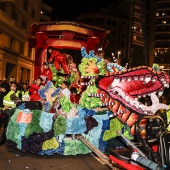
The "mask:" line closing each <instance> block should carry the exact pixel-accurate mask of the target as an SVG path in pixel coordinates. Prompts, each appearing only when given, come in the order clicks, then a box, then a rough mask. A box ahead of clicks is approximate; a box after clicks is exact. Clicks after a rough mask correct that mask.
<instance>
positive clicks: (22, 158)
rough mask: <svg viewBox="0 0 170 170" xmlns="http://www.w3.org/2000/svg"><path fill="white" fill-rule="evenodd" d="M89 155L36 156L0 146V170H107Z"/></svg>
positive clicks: (107, 169) (107, 168) (106, 167)
mask: <svg viewBox="0 0 170 170" xmlns="http://www.w3.org/2000/svg"><path fill="white" fill-rule="evenodd" d="M109 169H111V168H109V167H108V166H106V165H103V164H102V163H100V162H99V161H98V160H96V159H95V158H94V157H93V156H92V155H91V154H87V155H76V156H62V155H58V154H54V155H52V156H39V155H38V156H37V155H32V154H30V153H23V152H21V151H19V150H12V149H10V148H7V146H6V144H4V145H1V146H0V170H109Z"/></svg>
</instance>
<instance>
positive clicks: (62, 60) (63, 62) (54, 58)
mask: <svg viewBox="0 0 170 170" xmlns="http://www.w3.org/2000/svg"><path fill="white" fill-rule="evenodd" d="M48 52H49V53H50V54H51V56H50V58H49V59H48V62H50V63H51V62H54V65H55V68H56V70H58V71H60V70H61V66H62V68H63V70H64V73H65V74H70V69H69V67H68V62H67V58H66V56H64V55H63V54H62V53H60V52H59V51H57V50H55V49H54V48H53V47H50V48H49V49H48Z"/></svg>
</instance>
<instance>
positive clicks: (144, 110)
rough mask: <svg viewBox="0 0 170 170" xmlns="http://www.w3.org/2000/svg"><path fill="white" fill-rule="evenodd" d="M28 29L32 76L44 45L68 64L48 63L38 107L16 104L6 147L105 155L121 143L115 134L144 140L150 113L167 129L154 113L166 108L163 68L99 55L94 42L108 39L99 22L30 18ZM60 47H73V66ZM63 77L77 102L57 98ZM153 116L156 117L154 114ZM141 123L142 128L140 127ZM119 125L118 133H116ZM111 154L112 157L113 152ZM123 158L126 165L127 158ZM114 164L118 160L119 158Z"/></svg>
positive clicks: (39, 65) (42, 57)
mask: <svg viewBox="0 0 170 170" xmlns="http://www.w3.org/2000/svg"><path fill="white" fill-rule="evenodd" d="M30 30H31V33H32V34H34V35H35V38H34V39H31V40H30V44H31V45H32V47H34V48H35V70H34V77H35V79H36V78H37V77H38V76H40V75H41V73H42V65H43V62H45V61H48V59H49V58H48V55H47V52H48V48H49V47H53V48H55V50H56V51H58V52H59V55H60V56H61V55H62V56H64V57H65V59H66V60H65V61H66V63H67V65H65V61H64V64H63V65H62V64H61V63H60V64H59V66H60V67H59V68H58V69H57V67H56V65H55V63H54V62H51V63H50V68H51V70H52V72H53V80H52V81H48V82H47V83H46V85H45V86H41V88H40V90H39V91H38V93H39V95H40V97H41V99H43V104H42V108H41V110H40V109H38V110H37V109H35V110H31V109H29V108H26V107H25V103H24V102H23V103H22V104H21V105H19V106H18V107H17V108H16V110H15V112H14V114H13V116H12V117H11V118H10V121H9V123H8V127H7V131H6V135H7V144H8V146H9V147H11V148H14V149H16V148H17V149H19V150H21V151H23V152H30V153H32V154H36V155H53V154H55V153H57V154H61V155H77V154H87V153H90V152H95V153H99V151H100V152H101V153H104V154H110V153H111V151H113V149H117V148H122V147H124V144H123V143H121V142H120V141H119V140H118V139H117V137H118V136H121V135H123V136H124V137H125V138H127V139H128V140H132V139H134V138H135V137H136V134H137V135H138V136H140V137H141V140H140V141H142V140H143V141H147V139H148V138H149V135H148V132H147V130H146V128H144V127H147V124H149V123H150V121H149V120H150V119H149V118H150V116H153V117H152V121H151V122H154V121H153V120H156V122H157V124H156V125H158V126H159V127H160V126H161V127H162V129H163V130H162V129H161V130H162V131H166V128H167V124H168V122H166V121H165V120H166V118H164V117H163V116H165V114H162V115H163V116H162V117H163V118H162V117H159V115H158V111H159V110H160V109H163V110H164V111H167V110H169V107H168V105H165V104H163V103H160V102H159V99H158V97H159V96H160V95H162V94H163V92H164V89H165V88H168V87H169V77H168V75H167V74H166V73H165V72H162V71H161V70H159V69H155V68H150V67H148V66H139V67H135V68H129V69H127V67H125V66H121V65H119V64H118V63H117V62H115V60H114V59H115V58H113V60H112V61H110V62H108V61H106V60H105V59H104V58H99V57H98V55H97V52H98V51H97V49H98V47H99V46H102V47H103V49H105V48H106V46H107V44H108V42H107V41H106V40H105V35H106V30H104V29H101V28H98V27H93V26H89V25H85V24H81V23H75V22H64V21H63V22H52V23H35V24H33V25H31V28H30ZM61 49H74V50H78V51H79V53H80V54H81V62H80V64H79V65H76V64H75V62H74V57H73V56H71V55H70V54H67V53H62V50H61ZM62 61H63V60H62ZM62 61H59V62H62ZM64 80H67V81H69V82H70V84H71V86H73V87H76V88H77V91H78V92H79V93H80V94H81V97H80V100H79V104H75V103H72V102H71V101H70V100H69V99H68V98H67V97H66V96H62V97H61V98H58V97H59V94H60V92H61V88H60V86H61V83H62V82H63V81H64ZM146 96H150V99H151V105H149V106H146V105H145V104H144V103H142V101H141V100H140V99H141V98H144V97H146ZM56 100H58V101H59V103H60V104H61V109H60V110H59V111H58V112H54V113H53V112H51V110H52V109H51V108H53V105H54V102H55V101H56ZM155 115H157V116H158V117H156V118H155V119H154V116H155ZM147 116H148V117H149V118H148V117H147ZM164 119H165V120H164ZM157 120H159V121H157ZM160 120H162V122H163V124H161V121H160ZM137 123H138V126H136V124H137ZM141 123H143V125H142V127H143V128H141V129H140V126H141ZM118 130H119V132H121V133H119V134H117V131H118ZM150 130H151V129H150ZM156 132H157V131H156ZM138 136H137V137H138ZM140 137H139V138H140ZM91 146H94V147H93V149H92V147H91ZM94 148H95V149H94ZM100 155H101V154H99V156H100ZM110 159H111V160H112V161H113V162H114V163H115V162H116V159H114V156H110ZM117 159H118V158H117ZM148 159H149V160H150V159H151V158H150V157H148ZM129 160H130V159H129ZM152 161H153V162H155V160H152ZM125 162H126V164H128V163H127V160H126V161H125ZM116 163H118V164H120V165H122V164H123V163H124V162H123V163H120V161H118V162H116ZM157 163H158V164H160V162H157ZM129 164H131V163H129ZM122 166H123V165H122ZM133 166H134V165H133ZM168 166H169V165H167V167H168ZM131 168H132V167H131Z"/></svg>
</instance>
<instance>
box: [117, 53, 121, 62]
mask: <svg viewBox="0 0 170 170" xmlns="http://www.w3.org/2000/svg"><path fill="white" fill-rule="evenodd" d="M120 54H121V51H118V52H117V56H118V57H117V60H118V64H120V59H119V56H120Z"/></svg>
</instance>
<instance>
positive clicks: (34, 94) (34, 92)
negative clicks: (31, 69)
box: [29, 77, 43, 101]
mask: <svg viewBox="0 0 170 170" xmlns="http://www.w3.org/2000/svg"><path fill="white" fill-rule="evenodd" d="M42 81H43V80H42V78H41V77H38V78H37V79H36V81H35V82H33V83H31V84H30V87H29V94H30V101H39V100H40V96H39V94H38V90H39V89H40V86H41V84H42Z"/></svg>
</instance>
